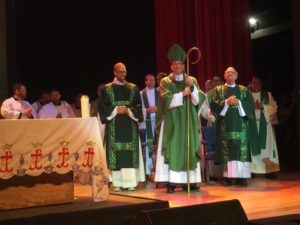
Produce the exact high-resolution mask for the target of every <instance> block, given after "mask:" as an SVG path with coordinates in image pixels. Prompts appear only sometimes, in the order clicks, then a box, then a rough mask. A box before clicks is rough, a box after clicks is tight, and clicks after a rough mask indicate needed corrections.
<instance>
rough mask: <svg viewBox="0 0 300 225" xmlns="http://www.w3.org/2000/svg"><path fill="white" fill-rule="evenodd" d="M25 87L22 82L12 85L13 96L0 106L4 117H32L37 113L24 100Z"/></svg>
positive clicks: (35, 116)
mask: <svg viewBox="0 0 300 225" xmlns="http://www.w3.org/2000/svg"><path fill="white" fill-rule="evenodd" d="M26 94H27V91H26V87H25V85H24V84H15V85H14V86H13V97H11V98H9V99H6V100H5V101H4V102H3V103H2V106H1V115H2V116H3V118H4V119H33V118H37V114H36V112H35V110H34V109H33V107H32V106H31V105H30V103H29V102H27V101H25V100H24V99H25V98H26Z"/></svg>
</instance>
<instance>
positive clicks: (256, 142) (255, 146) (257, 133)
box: [249, 91, 269, 155]
mask: <svg viewBox="0 0 300 225" xmlns="http://www.w3.org/2000/svg"><path fill="white" fill-rule="evenodd" d="M260 102H261V104H263V105H267V104H269V95H268V92H266V91H261V92H260ZM254 110H255V109H254ZM262 110H263V109H260V119H259V127H257V118H256V114H255V113H254V119H251V120H249V128H250V134H251V135H250V143H251V145H250V147H251V153H252V155H259V154H260V153H261V150H262V149H265V148H266V142H267V121H266V118H265V114H264V113H263V111H262Z"/></svg>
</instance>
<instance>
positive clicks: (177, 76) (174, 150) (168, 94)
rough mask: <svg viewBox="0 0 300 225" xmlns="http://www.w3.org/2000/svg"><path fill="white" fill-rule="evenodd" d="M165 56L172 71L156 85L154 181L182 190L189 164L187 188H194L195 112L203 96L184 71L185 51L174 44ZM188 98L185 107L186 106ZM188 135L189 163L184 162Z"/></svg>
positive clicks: (196, 168)
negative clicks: (156, 143)
mask: <svg viewBox="0 0 300 225" xmlns="http://www.w3.org/2000/svg"><path fill="white" fill-rule="evenodd" d="M168 59H169V62H170V65H171V70H172V72H171V73H170V74H169V75H168V76H167V77H165V78H163V79H162V80H161V82H160V86H159V98H158V106H157V110H158V111H157V123H156V134H157V136H158V148H157V159H156V173H155V181H156V182H168V185H167V193H173V192H174V190H175V188H176V186H179V185H180V186H182V187H183V189H185V190H186V187H187V182H188V174H187V171H188V169H187V168H188V167H189V170H190V172H189V181H190V183H191V190H198V187H197V185H196V184H197V183H199V182H200V181H201V174H200V139H199V134H200V133H199V132H200V129H199V119H198V116H197V112H198V108H199V107H200V105H201V104H202V102H203V101H204V99H205V96H204V94H203V92H201V91H200V89H199V86H198V83H197V80H196V79H195V78H194V77H192V76H189V75H188V74H185V73H184V67H185V65H184V61H185V59H186V53H185V51H184V50H183V49H182V48H181V47H180V46H179V45H178V44H174V45H173V46H172V48H171V49H170V50H169V52H168ZM188 101H189V108H187V102H188ZM188 116H189V119H188ZM187 121H189V126H188V124H187ZM188 127H189V131H188V130H187V129H188ZM188 135H189V141H190V149H189V153H190V157H189V158H190V160H189V161H190V162H189V165H188V164H187V153H188V150H187V141H188Z"/></svg>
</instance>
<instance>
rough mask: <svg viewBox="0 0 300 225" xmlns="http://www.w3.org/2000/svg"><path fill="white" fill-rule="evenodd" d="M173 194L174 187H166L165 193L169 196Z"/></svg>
mask: <svg viewBox="0 0 300 225" xmlns="http://www.w3.org/2000/svg"><path fill="white" fill-rule="evenodd" d="M174 192H175V187H172V186H168V187H167V191H166V193H169V194H171V193H174Z"/></svg>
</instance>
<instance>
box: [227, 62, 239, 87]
mask: <svg viewBox="0 0 300 225" xmlns="http://www.w3.org/2000/svg"><path fill="white" fill-rule="evenodd" d="M237 77H238V73H237V71H236V69H235V68H234V67H232V66H230V67H228V68H227V69H226V70H225V72H224V78H225V80H226V83H227V84H229V85H232V84H235V81H236V79H237Z"/></svg>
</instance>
